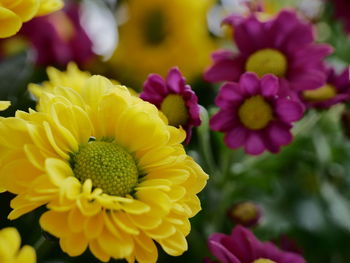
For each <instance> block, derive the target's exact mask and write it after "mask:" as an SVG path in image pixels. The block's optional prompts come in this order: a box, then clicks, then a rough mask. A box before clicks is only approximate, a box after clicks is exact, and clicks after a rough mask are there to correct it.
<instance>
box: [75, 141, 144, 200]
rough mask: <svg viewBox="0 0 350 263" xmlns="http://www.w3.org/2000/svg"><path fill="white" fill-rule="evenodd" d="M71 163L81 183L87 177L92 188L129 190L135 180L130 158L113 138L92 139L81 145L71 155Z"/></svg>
mask: <svg viewBox="0 0 350 263" xmlns="http://www.w3.org/2000/svg"><path fill="white" fill-rule="evenodd" d="M72 166H73V171H74V175H75V177H77V178H78V179H79V180H80V181H81V182H82V183H83V182H85V180H87V179H91V180H92V183H93V186H94V187H95V188H101V189H102V190H103V191H104V192H105V193H107V194H110V195H116V196H125V195H126V194H129V193H130V192H132V190H133V188H134V187H135V185H136V184H137V180H138V170H137V166H136V164H135V161H134V158H133V157H132V156H131V155H130V154H129V153H128V152H127V151H126V150H125V149H123V148H122V147H121V146H119V145H118V144H116V143H113V142H104V141H93V142H90V143H89V144H87V145H84V146H82V147H81V148H80V149H79V152H78V153H76V154H75V155H73V158H72Z"/></svg>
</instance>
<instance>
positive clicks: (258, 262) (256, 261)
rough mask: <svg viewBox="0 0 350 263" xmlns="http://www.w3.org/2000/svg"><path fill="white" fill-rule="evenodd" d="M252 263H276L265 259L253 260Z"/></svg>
mask: <svg viewBox="0 0 350 263" xmlns="http://www.w3.org/2000/svg"><path fill="white" fill-rule="evenodd" d="M252 263H276V262H275V261H272V260H270V259H267V258H259V259H257V260H254V261H253V262H252Z"/></svg>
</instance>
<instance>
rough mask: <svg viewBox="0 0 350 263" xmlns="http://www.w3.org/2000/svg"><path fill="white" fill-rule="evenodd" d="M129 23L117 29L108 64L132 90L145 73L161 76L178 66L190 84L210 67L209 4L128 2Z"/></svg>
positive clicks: (205, 0) (202, 0)
mask: <svg viewBox="0 0 350 263" xmlns="http://www.w3.org/2000/svg"><path fill="white" fill-rule="evenodd" d="M128 3H129V5H128V15H129V20H128V21H127V22H126V23H125V24H124V25H122V26H121V27H120V29H119V33H120V34H119V39H120V42H119V44H118V47H117V49H116V51H115V53H114V55H113V57H112V58H111V60H110V64H111V65H112V66H113V70H114V71H115V72H116V74H117V78H118V79H120V80H121V81H122V82H125V81H126V82H127V83H128V84H131V85H132V86H134V87H138V88H141V87H140V84H141V83H142V82H143V81H144V80H145V79H146V77H147V75H148V74H149V73H158V74H160V75H165V74H166V73H167V72H168V71H169V69H170V68H171V67H173V66H178V67H179V68H180V70H181V72H182V73H183V74H184V76H185V77H186V78H187V79H188V80H189V81H192V80H193V79H194V78H195V77H198V76H200V75H201V73H202V72H203V69H204V68H205V67H206V66H207V65H209V63H210V53H211V52H212V51H213V50H214V49H215V44H214V41H213V39H212V38H211V37H210V35H209V31H208V27H207V23H206V15H207V12H208V10H209V8H210V7H211V6H212V4H213V1H212V0H199V1H188V0H173V1H164V0H147V1H138V0H131V1H128Z"/></svg>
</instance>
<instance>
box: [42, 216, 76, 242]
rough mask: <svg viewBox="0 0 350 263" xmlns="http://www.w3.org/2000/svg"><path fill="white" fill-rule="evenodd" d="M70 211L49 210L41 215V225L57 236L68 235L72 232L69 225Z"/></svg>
mask: <svg viewBox="0 0 350 263" xmlns="http://www.w3.org/2000/svg"><path fill="white" fill-rule="evenodd" d="M67 218H68V213H66V212H63V213H59V212H55V211H47V212H45V213H44V214H43V215H42V216H41V217H40V225H41V227H42V228H43V229H44V230H45V231H47V232H49V233H50V234H52V235H54V236H56V237H63V236H67V235H68V234H69V233H70V230H69V227H68V219H67Z"/></svg>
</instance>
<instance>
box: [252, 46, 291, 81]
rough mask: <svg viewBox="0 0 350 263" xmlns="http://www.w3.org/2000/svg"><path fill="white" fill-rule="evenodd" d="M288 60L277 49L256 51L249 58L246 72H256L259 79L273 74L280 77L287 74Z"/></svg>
mask: <svg viewBox="0 0 350 263" xmlns="http://www.w3.org/2000/svg"><path fill="white" fill-rule="evenodd" d="M287 64H288V63H287V58H286V57H285V55H283V54H282V53H281V52H280V51H278V50H277V49H270V48H265V49H261V50H258V51H256V52H255V53H253V54H252V55H250V57H249V58H248V60H247V62H246V64H245V69H246V71H251V72H255V73H256V74H257V75H258V76H259V77H262V76H264V75H265V74H268V73H271V74H274V75H276V76H278V77H283V76H285V74H286V72H287V66H288V65H287Z"/></svg>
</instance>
